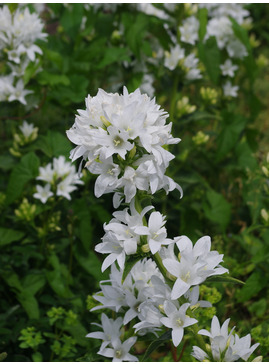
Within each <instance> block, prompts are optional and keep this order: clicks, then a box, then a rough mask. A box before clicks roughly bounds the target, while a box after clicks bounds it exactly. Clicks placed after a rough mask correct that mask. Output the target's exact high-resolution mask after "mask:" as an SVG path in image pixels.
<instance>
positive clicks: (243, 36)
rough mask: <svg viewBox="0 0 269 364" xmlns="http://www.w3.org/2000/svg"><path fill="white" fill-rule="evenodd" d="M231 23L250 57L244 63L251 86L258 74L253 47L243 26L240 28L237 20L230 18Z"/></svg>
mask: <svg viewBox="0 0 269 364" xmlns="http://www.w3.org/2000/svg"><path fill="white" fill-rule="evenodd" d="M230 21H231V23H232V27H233V31H234V35H235V36H236V37H237V38H238V39H239V40H240V41H241V42H242V43H243V44H244V46H245V47H246V49H247V52H248V56H247V57H245V58H244V60H243V62H244V64H245V67H246V69H247V75H248V77H249V79H250V82H251V84H253V82H254V81H255V78H256V72H257V65H256V63H255V60H254V57H253V54H252V47H251V44H250V41H249V36H248V32H247V30H246V29H244V28H243V27H242V26H240V25H239V24H238V23H237V22H236V21H235V19H233V18H231V17H230Z"/></svg>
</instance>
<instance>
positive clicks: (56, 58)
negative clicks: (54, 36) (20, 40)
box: [44, 48, 63, 70]
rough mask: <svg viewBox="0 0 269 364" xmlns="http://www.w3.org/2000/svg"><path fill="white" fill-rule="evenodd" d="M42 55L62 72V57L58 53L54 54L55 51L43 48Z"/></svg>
mask: <svg viewBox="0 0 269 364" xmlns="http://www.w3.org/2000/svg"><path fill="white" fill-rule="evenodd" d="M44 55H45V56H46V57H47V58H48V59H49V60H50V61H52V62H53V63H54V64H55V66H56V67H57V68H58V69H59V70H62V67H63V56H62V55H61V54H60V53H59V52H55V51H53V50H51V49H47V48H45V51H44Z"/></svg>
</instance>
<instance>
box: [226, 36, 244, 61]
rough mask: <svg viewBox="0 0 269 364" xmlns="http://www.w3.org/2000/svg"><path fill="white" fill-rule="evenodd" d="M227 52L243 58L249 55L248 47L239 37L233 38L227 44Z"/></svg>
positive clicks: (232, 55)
mask: <svg viewBox="0 0 269 364" xmlns="http://www.w3.org/2000/svg"><path fill="white" fill-rule="evenodd" d="M227 52H228V54H229V56H230V57H232V58H239V59H242V58H244V57H246V56H247V55H248V52H247V50H246V47H245V46H244V44H242V43H241V42H240V40H239V39H236V38H234V39H231V40H229V42H228V44H227Z"/></svg>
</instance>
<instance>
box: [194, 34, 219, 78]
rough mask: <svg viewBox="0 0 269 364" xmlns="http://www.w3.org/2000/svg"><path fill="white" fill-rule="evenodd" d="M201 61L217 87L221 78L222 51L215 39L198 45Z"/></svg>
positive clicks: (212, 38)
mask: <svg viewBox="0 0 269 364" xmlns="http://www.w3.org/2000/svg"><path fill="white" fill-rule="evenodd" d="M198 49H199V55H200V59H201V60H202V62H203V63H204V65H205V68H206V71H207V73H208V76H209V77H210V79H211V80H212V82H214V83H215V84H216V85H217V84H218V81H219V77H220V50H219V48H218V45H217V41H216V39H215V38H214V37H210V38H209V39H208V40H207V41H206V42H205V43H202V42H200V43H199V45H198Z"/></svg>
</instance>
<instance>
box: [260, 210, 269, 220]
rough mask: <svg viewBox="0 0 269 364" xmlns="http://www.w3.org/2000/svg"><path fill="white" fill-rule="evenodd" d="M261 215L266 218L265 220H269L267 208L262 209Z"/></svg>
mask: <svg viewBox="0 0 269 364" xmlns="http://www.w3.org/2000/svg"><path fill="white" fill-rule="evenodd" d="M261 216H262V218H263V219H264V220H265V222H268V221H269V214H268V212H267V211H266V210H265V209H262V210H261Z"/></svg>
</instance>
